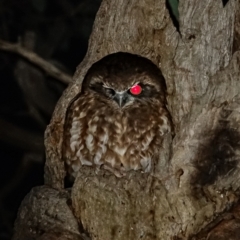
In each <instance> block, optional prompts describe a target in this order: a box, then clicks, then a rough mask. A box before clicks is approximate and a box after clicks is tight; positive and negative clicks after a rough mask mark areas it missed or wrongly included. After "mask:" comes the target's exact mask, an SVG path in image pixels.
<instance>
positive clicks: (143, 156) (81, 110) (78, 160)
mask: <svg viewBox="0 0 240 240" xmlns="http://www.w3.org/2000/svg"><path fill="white" fill-rule="evenodd" d="M165 102H166V101H165V80H164V78H163V76H162V74H161V71H160V70H159V69H158V68H157V66H155V65H154V64H153V63H152V62H151V61H150V60H148V59H146V58H143V57H140V56H138V55H134V54H130V53H123V52H119V53H114V54H111V55H108V56H106V57H104V58H102V59H101V60H99V61H98V62H96V63H94V64H93V65H92V67H91V68H90V69H89V70H88V72H87V74H86V76H85V78H84V80H83V83H82V90H81V92H80V93H79V94H78V95H77V97H76V98H75V99H74V100H73V102H72V103H71V105H70V107H69V109H68V111H67V114H66V119H65V127H64V138H63V159H64V161H65V164H66V166H67V168H68V172H69V173H70V175H71V176H72V177H73V178H74V177H76V175H77V173H78V171H79V169H80V168H81V166H83V165H86V166H91V167H92V168H94V169H95V171H96V172H97V170H98V169H100V168H103V169H106V170H108V171H110V172H112V173H113V174H115V175H116V176H117V177H122V176H124V175H125V174H126V173H127V172H128V171H130V170H141V171H142V172H151V171H152V170H153V169H154V164H155V163H156V161H158V156H159V148H160V147H161V144H162V140H163V138H164V135H165V134H166V133H168V132H170V131H171V124H170V118H169V113H168V111H167V109H166V104H165Z"/></svg>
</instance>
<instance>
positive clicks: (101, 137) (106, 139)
mask: <svg viewBox="0 0 240 240" xmlns="http://www.w3.org/2000/svg"><path fill="white" fill-rule="evenodd" d="M107 141H108V134H107V133H105V134H103V135H101V136H100V142H102V144H106V143H107Z"/></svg>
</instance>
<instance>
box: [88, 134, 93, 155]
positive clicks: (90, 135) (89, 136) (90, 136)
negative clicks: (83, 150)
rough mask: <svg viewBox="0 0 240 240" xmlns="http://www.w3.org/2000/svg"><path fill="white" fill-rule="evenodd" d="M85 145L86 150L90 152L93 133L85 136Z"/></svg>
mask: <svg viewBox="0 0 240 240" xmlns="http://www.w3.org/2000/svg"><path fill="white" fill-rule="evenodd" d="M86 146H87V148H88V150H89V151H90V152H92V150H93V135H92V134H88V136H87V138H86Z"/></svg>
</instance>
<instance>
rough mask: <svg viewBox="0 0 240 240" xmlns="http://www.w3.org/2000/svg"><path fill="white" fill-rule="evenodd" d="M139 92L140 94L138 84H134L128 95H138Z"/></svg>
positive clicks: (140, 89) (140, 88)
mask: <svg viewBox="0 0 240 240" xmlns="http://www.w3.org/2000/svg"><path fill="white" fill-rule="evenodd" d="M141 92H142V87H141V86H140V85H138V84H136V85H134V86H132V87H131V88H130V93H131V94H132V95H139V94H140V93H141Z"/></svg>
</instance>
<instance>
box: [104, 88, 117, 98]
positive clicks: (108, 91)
mask: <svg viewBox="0 0 240 240" xmlns="http://www.w3.org/2000/svg"><path fill="white" fill-rule="evenodd" d="M103 88H104V91H105V93H106V95H107V96H108V97H112V96H114V95H115V94H116V93H115V91H114V90H113V89H112V88H106V87H103Z"/></svg>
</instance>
